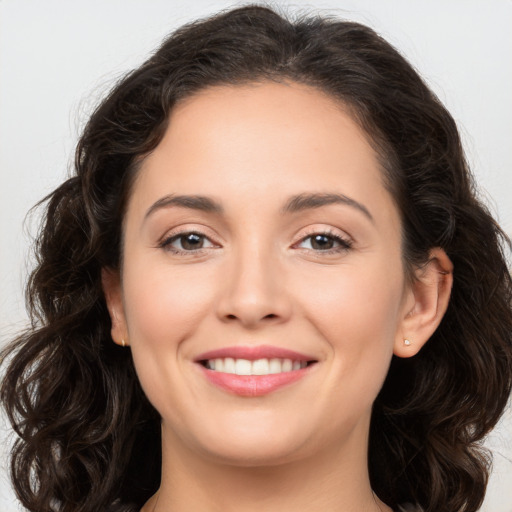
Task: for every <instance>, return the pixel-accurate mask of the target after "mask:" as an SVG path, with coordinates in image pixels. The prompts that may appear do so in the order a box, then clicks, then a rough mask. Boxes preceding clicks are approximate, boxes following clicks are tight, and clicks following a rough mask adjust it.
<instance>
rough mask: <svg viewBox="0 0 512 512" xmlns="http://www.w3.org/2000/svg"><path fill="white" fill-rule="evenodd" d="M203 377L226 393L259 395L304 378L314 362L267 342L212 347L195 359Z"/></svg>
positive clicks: (302, 355) (307, 357)
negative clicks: (218, 347)
mask: <svg viewBox="0 0 512 512" xmlns="http://www.w3.org/2000/svg"><path fill="white" fill-rule="evenodd" d="M195 362H196V363H198V367H199V368H200V369H201V370H202V373H203V375H204V377H206V380H207V381H208V382H209V383H210V384H213V385H214V386H215V387H217V388H220V389H222V390H223V391H227V392H228V393H230V394H234V395H238V396H243V397H257V396H263V395H266V394H269V393H272V392H273V391H276V390H278V389H281V388H283V387H285V386H288V385H290V384H293V383H294V382H297V381H299V380H301V379H302V378H304V377H306V375H308V374H309V373H310V372H311V370H312V369H313V366H316V364H315V363H318V361H317V360H316V359H315V358H313V357H310V356H308V355H306V354H301V353H298V352H295V351H292V350H288V349H283V348H279V347H275V346H269V345H258V346H235V347H226V348H222V349H218V350H213V351H210V352H206V353H204V354H201V355H200V356H199V357H197V358H196V359H195Z"/></svg>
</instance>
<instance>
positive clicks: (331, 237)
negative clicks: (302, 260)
mask: <svg viewBox="0 0 512 512" xmlns="http://www.w3.org/2000/svg"><path fill="white" fill-rule="evenodd" d="M351 246H352V244H351V242H350V241H348V240H345V239H343V238H341V237H340V236H338V235H335V234H333V233H313V234H312V235H309V236H307V237H305V238H303V239H302V240H301V242H300V244H299V247H300V248H302V249H311V250H313V251H317V252H322V251H325V252H328V251H330V252H338V251H345V250H347V249H350V248H351Z"/></svg>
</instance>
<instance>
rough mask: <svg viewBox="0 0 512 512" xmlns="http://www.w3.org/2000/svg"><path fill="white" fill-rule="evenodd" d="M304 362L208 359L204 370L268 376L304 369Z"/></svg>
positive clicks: (275, 359)
mask: <svg viewBox="0 0 512 512" xmlns="http://www.w3.org/2000/svg"><path fill="white" fill-rule="evenodd" d="M306 366H307V362H306V361H292V360H291V359H277V358H273V359H256V361H250V360H249V359H233V358H232V357H226V358H217V359H208V361H206V368H208V369H210V370H214V371H216V372H223V373H232V374H236V375H270V374H273V373H283V372H291V371H294V370H300V369H301V368H306Z"/></svg>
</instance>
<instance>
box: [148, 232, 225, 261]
mask: <svg viewBox="0 0 512 512" xmlns="http://www.w3.org/2000/svg"><path fill="white" fill-rule="evenodd" d="M194 226H197V224H196V225H185V226H180V227H177V228H174V229H171V230H170V231H167V232H166V233H165V234H164V235H163V236H162V237H160V238H159V240H158V242H157V244H156V247H157V248H160V249H164V250H167V251H169V252H175V253H177V254H186V255H189V256H192V255H194V254H195V255H197V254H202V253H203V252H204V251H207V250H209V249H213V248H215V247H221V246H222V245H221V244H220V243H219V242H217V241H216V237H214V236H212V235H210V234H208V233H206V231H210V230H208V229H207V228H205V227H201V228H199V229H198V228H197V227H194ZM188 234H195V235H197V236H200V237H202V238H205V239H206V240H208V241H209V242H210V243H211V244H212V245H213V246H214V247H200V248H198V249H194V250H184V249H174V248H171V247H170V244H171V243H172V242H173V241H174V240H175V239H179V238H180V237H181V236H185V235H188Z"/></svg>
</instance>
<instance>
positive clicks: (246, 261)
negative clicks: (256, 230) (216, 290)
mask: <svg viewBox="0 0 512 512" xmlns="http://www.w3.org/2000/svg"><path fill="white" fill-rule="evenodd" d="M226 263H227V265H226V267H227V268H226V274H225V276H224V286H223V293H222V297H221V300H220V301H219V315H220V316H221V317H222V318H223V319H224V320H227V319H229V320H236V319H238V320H239V321H240V322H241V323H243V324H244V325H245V326H256V325H258V323H259V322H260V321H267V322H268V321H270V320H272V321H279V320H284V319H286V318H287V317H288V315H289V313H290V303H289V298H288V297H287V296H286V290H285V286H284V275H283V272H282V271H281V269H280V261H279V255H278V254H276V251H275V250H273V244H272V243H268V240H266V241H265V240H258V239H256V238H252V239H251V240H250V241H246V243H241V244H240V245H238V246H236V247H234V248H233V251H232V254H231V258H229V259H228V261H227V262H226Z"/></svg>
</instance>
